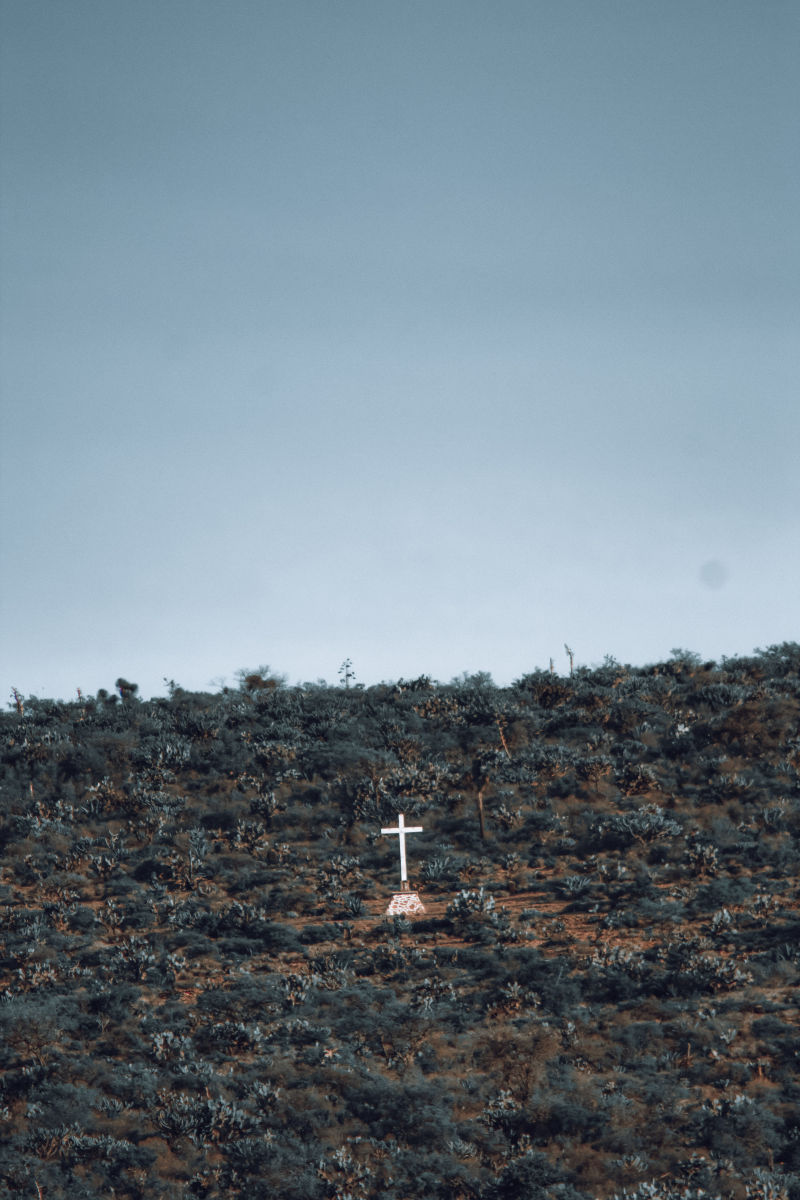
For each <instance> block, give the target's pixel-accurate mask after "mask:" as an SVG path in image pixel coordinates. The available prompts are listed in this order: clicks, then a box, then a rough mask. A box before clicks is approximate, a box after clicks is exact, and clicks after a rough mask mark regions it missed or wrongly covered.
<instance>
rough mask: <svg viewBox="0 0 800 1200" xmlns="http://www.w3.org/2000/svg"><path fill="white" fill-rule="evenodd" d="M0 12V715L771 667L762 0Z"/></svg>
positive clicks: (787, 599)
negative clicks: (135, 695) (279, 693)
mask: <svg viewBox="0 0 800 1200" xmlns="http://www.w3.org/2000/svg"><path fill="white" fill-rule="evenodd" d="M0 13H1V14H2V16H1V21H2V27H1V28H0V42H1V43H2V63H0V67H2V145H1V147H0V149H1V151H2V206H3V210H2V242H1V244H0V245H1V249H2V264H1V265H2V295H1V302H2V311H1V313H0V317H1V320H2V364H1V370H2V401H3V417H2V431H1V432H2V451H1V458H0V467H1V468H2V471H1V475H0V487H1V489H2V492H1V495H2V513H3V519H2V532H1V534H0V545H1V547H2V551H1V552H2V575H3V582H2V612H1V613H0V625H1V626H2V634H1V635H0V637H1V638H2V656H1V661H0V690H1V691H2V696H0V703H6V702H7V699H8V692H9V690H10V688H11V687H12V686H16V687H18V688H19V689H20V690H21V691H22V692H23V693H25V694H29V693H34V694H37V695H41V696H64V697H68V696H70V695H74V690H75V688H76V687H81V688H82V689H83V690H84V691H85V692H89V691H95V690H96V689H97V688H99V687H112V686H113V683H114V680H115V679H116V677H117V676H118V675H125V676H126V677H127V678H129V679H132V680H135V681H136V682H138V683H139V686H140V690H141V692H142V694H144V695H149V694H152V693H159V692H163V690H164V689H163V684H162V679H163V678H164V677H168V678H174V679H176V680H177V681H178V682H179V683H180V684H182V685H183V686H184V687H190V688H201V689H202V688H208V687H209V686H210V685H211V682H212V680H215V681H218V680H220V679H221V678H222V677H226V678H227V679H228V680H229V681H232V680H233V678H234V676H235V672H236V671H237V669H239V668H243V667H247V668H250V667H254V666H257V665H259V664H266V663H269V664H270V665H271V666H272V667H273V668H274V669H275V670H278V671H281V672H285V673H286V674H287V675H288V677H289V680H290V682H295V681H299V680H307V679H316V678H318V677H324V678H327V679H328V680H331V681H335V679H336V674H337V670H338V667H339V665H340V663H341V662H342V661H343V659H345V657H348V656H349V657H350V658H351V659H352V661H353V665H354V668H355V670H356V674H357V677H358V679H359V680H361V681H363V682H365V683H372V682H376V681H378V680H380V679H396V678H397V677H399V676H401V675H402V676H413V675H416V674H419V673H422V672H426V673H429V674H431V675H433V676H434V677H436V678H439V679H449V678H451V677H452V676H454V675H456V674H457V673H460V672H461V671H465V670H466V671H476V670H487V671H491V672H492V673H493V675H494V677H495V679H496V680H497V681H498V682H508V681H510V680H511V679H513V678H515V677H517V676H519V675H521V674H523V673H524V672H526V671H530V670H533V669H534V668H535V667H537V666H539V667H544V666H546V665H547V663H548V660H549V658H550V657H551V656H552V657H553V658H554V659H555V661H556V664H557V666H558V668H559V669H561V670H565V669H566V668H567V661H566V655H565V653H564V643H565V642H568V643H569V645H570V646H571V647H572V648H573V649H574V651H575V655H576V662H577V663H585V664H592V663H599V662H601V661H602V659H603V657H604V655H606V654H612V655H614V656H615V657H616V658H618V659H620V660H622V661H628V662H632V663H640V664H641V663H645V662H653V661H657V660H659V659H664V658H667V657H668V656H669V653H670V650H671V649H672V648H673V647H676V646H681V647H687V648H689V649H692V650H696V651H697V652H698V653H700V654H702V655H703V656H704V657H705V656H707V657H711V658H718V657H720V656H721V655H723V654H728V655H733V654H747V653H750V652H751V651H752V649H753V648H754V647H755V646H766V645H768V644H771V643H775V642H780V641H784V640H798V638H800V619H799V618H800V603H799V601H800V536H799V535H800V520H799V519H798V513H799V511H800V469H799V468H800V387H799V386H798V383H799V381H800V347H799V339H798V329H800V323H799V317H800V312H799V309H800V305H799V304H798V299H799V297H798V280H800V270H799V268H800V222H799V221H798V213H799V212H800V165H799V163H798V135H797V130H798V115H799V114H800V104H799V103H798V100H799V97H800V86H799V83H798V81H799V80H800V73H798V70H797V63H798V61H800V6H798V4H797V3H796V0H764V2H758V3H757V2H756V0H751V2H748V3H743V2H741V0H670V2H669V3H662V2H661V0H658V2H649V0H628V2H625V0H581V2H580V3H578V2H575V0H547V2H545V0H524V2H522V0H499V2H497V3H489V2H488V0H485V2H482V3H476V2H474V0H405V2H398V0H341V2H340V3H336V4H332V3H329V2H322V0H293V2H292V3H277V2H269V0H227V2H226V3H225V4H221V3H218V2H217V0H214V2H213V3H211V2H208V0H135V2H134V0H129V2H120V3H114V4H110V3H108V2H107V0H92V2H87V0H70V2H69V3H64V4H61V3H54V2H47V3H43V2H41V0H3V3H2V6H0Z"/></svg>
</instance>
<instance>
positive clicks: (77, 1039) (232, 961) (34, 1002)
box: [0, 643, 800, 1200]
mask: <svg viewBox="0 0 800 1200" xmlns="http://www.w3.org/2000/svg"><path fill="white" fill-rule="evenodd" d="M117 690H118V692H119V695H116V694H113V695H109V694H108V693H106V692H100V693H98V695H97V696H96V697H80V698H79V699H78V700H76V701H74V702H69V703H65V702H57V701H51V700H42V699H37V698H34V697H29V698H23V697H21V696H20V697H16V699H15V700H14V701H12V704H11V706H10V708H11V711H9V712H5V713H3V714H2V715H0V763H1V767H0V778H1V782H0V786H1V787H2V804H1V805H0V811H1V812H2V817H1V818H0V821H1V823H0V866H1V871H0V904H1V905H2V913H3V923H2V942H1V943H0V1025H2V1028H1V1029H0V1055H2V1062H0V1069H1V1070H2V1075H1V1076H0V1116H1V1117H2V1120H3V1124H4V1137H3V1139H2V1148H0V1195H2V1196H9V1197H23V1196H24V1197H31V1198H34V1200H35V1198H36V1197H40V1198H43V1200H55V1198H56V1197H67V1198H69V1200H108V1198H109V1197H111V1196H113V1197H115V1198H116V1200H122V1198H125V1200H128V1198H130V1200H134V1198H149V1197H159V1196H162V1197H169V1198H170V1200H171V1198H173V1197H174V1198H178V1197H187V1198H188V1197H209V1198H212V1197H237V1196H242V1197H247V1198H248V1200H261V1198H263V1200H267V1198H270V1197H280V1198H286V1200H357V1198H362V1200H366V1198H370V1197H382V1198H386V1200H417V1198H422V1197H425V1198H427V1197H438V1198H441V1200H545V1198H547V1200H606V1198H610V1197H612V1196H618V1197H622V1196H626V1197H637V1198H638V1200H645V1198H646V1197H651V1198H652V1200H668V1198H672V1197H686V1198H687V1200H689V1198H694V1197H699V1196H700V1195H701V1192H702V1194H703V1195H704V1196H705V1197H706V1200H708V1198H713V1197H717V1196H718V1197H725V1198H729V1197H730V1198H735V1200H747V1198H750V1200H800V1070H799V1068H800V1007H799V1005H800V1001H799V1000H798V974H799V973H800V883H799V882H798V865H800V645H797V644H794V643H787V644H783V645H781V646H774V647H770V648H769V649H767V650H765V651H762V652H758V653H756V654H755V655H754V656H753V657H749V658H734V659H723V660H722V663H721V664H715V663H705V664H704V663H701V662H700V661H699V660H698V659H697V658H696V656H694V655H692V654H689V653H681V652H675V654H674V655H673V657H672V659H671V660H670V661H669V662H666V663H662V664H658V665H655V666H649V667H644V668H635V667H630V666H623V665H620V664H618V663H616V662H614V661H613V660H607V661H606V663H605V664H604V665H603V666H602V667H600V668H597V669H593V670H589V669H586V668H579V669H576V670H575V672H574V674H573V675H572V676H571V677H568V678H565V677H559V676H556V675H553V674H551V673H547V672H534V673H532V674H528V675H524V676H522V677H521V678H520V679H519V680H518V681H517V682H516V683H515V684H514V685H513V686H511V687H508V688H499V687H496V686H494V684H493V683H492V681H491V679H490V677H488V676H486V675H474V676H464V677H463V678H462V679H460V680H457V681H454V682H453V683H450V684H440V683H435V682H433V681H431V680H430V679H428V678H425V677H423V678H420V679H416V680H413V681H403V680H401V681H399V682H398V683H396V684H382V685H379V686H375V687H369V688H361V687H349V688H347V687H327V686H325V685H321V684H320V685H316V686H311V685H304V686H303V687H287V686H285V685H284V684H282V683H281V681H280V680H277V679H275V678H272V677H268V676H262V675H260V674H258V673H253V674H251V675H249V676H247V677H246V678H244V677H243V681H242V685H241V687H240V688H239V689H238V690H232V689H224V690H223V691H222V692H220V693H219V694H214V695H211V694H201V693H187V692H185V691H183V690H182V689H181V688H180V687H179V686H177V685H175V684H174V683H173V684H171V685H170V688H169V695H168V696H167V697H165V698H163V699H153V700H149V701H141V700H139V699H137V697H136V687H135V685H134V684H130V683H128V682H127V681H125V680H124V679H120V680H119V681H118V684H117ZM400 812H403V813H404V814H405V816H406V820H407V822H408V823H409V824H411V823H413V824H414V825H421V826H422V829H423V832H422V833H416V834H413V835H409V837H408V843H407V844H408V856H409V875H410V878H411V883H412V886H413V887H415V888H416V889H417V890H418V892H419V895H420V897H421V900H422V902H423V905H424V907H425V912H424V914H421V915H419V916H417V917H413V918H410V919H409V918H406V917H388V916H387V915H386V908H387V905H388V903H389V900H390V899H391V895H392V893H393V891H395V890H396V889H397V887H398V879H399V874H398V845H397V838H396V837H386V836H382V835H381V833H380V829H381V827H382V826H384V825H386V824H388V823H390V822H391V823H392V824H395V823H396V817H397V814H398V813H400ZM412 818H413V821H412Z"/></svg>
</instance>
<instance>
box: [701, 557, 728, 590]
mask: <svg viewBox="0 0 800 1200" xmlns="http://www.w3.org/2000/svg"><path fill="white" fill-rule="evenodd" d="M727 580H728V569H727V567H726V566H725V565H724V563H721V562H719V561H718V560H717V559H716V558H712V559H711V560H710V561H709V562H705V563H703V565H702V567H701V568H700V582H701V583H704V584H705V586H706V587H709V588H721V587H724V585H725V584H726V583H727Z"/></svg>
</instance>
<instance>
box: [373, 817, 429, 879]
mask: <svg viewBox="0 0 800 1200" xmlns="http://www.w3.org/2000/svg"><path fill="white" fill-rule="evenodd" d="M381 833H397V834H399V836H400V882H401V883H408V874H407V873H406V834H407V833H422V826H421V825H406V824H405V823H404V818H403V814H402V813H400V815H399V816H398V818H397V828H396V829H382V830H381Z"/></svg>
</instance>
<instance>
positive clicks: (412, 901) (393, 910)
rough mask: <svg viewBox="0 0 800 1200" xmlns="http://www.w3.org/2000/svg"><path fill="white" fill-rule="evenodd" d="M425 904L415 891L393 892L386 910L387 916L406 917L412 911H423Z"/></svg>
mask: <svg viewBox="0 0 800 1200" xmlns="http://www.w3.org/2000/svg"><path fill="white" fill-rule="evenodd" d="M424 912H425V905H424V904H423V903H422V901H421V900H420V898H419V894H418V893H417V892H408V891H406V892H395V894H394V895H393V896H392V898H391V900H390V901H389V907H388V908H387V910H386V915H387V917H407V916H408V915H409V914H413V913H424Z"/></svg>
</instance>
